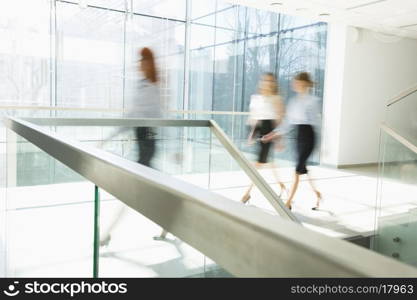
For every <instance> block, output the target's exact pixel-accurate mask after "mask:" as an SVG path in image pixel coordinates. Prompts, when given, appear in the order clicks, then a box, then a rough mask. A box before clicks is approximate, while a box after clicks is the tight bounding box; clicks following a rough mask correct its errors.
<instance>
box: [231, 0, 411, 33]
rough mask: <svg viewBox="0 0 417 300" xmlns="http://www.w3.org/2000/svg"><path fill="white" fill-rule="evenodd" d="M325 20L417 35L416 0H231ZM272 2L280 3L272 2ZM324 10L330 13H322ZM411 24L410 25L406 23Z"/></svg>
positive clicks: (236, 2)
mask: <svg viewBox="0 0 417 300" xmlns="http://www.w3.org/2000/svg"><path fill="white" fill-rule="evenodd" d="M228 2H230V3H235V4H241V5H246V6H250V7H256V8H259V9H265V10H270V11H275V12H280V13H284V14H289V15H297V16H303V17H308V18H311V19H314V20H318V21H324V22H329V23H333V22H339V23H340V22H342V23H346V24H349V25H352V26H358V27H364V28H368V29H372V30H376V31H379V32H385V33H387V34H394V35H401V36H407V37H410V38H416V39H417V31H416V26H415V25H414V24H417V0H228ZM271 3H277V4H276V5H271ZM321 14H329V15H328V16H321ZM407 25H409V26H407Z"/></svg>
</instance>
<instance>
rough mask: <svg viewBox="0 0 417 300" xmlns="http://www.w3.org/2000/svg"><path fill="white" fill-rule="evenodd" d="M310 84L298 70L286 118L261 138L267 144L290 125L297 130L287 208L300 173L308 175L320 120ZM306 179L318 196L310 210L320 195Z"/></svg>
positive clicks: (288, 129)
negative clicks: (293, 167) (292, 179)
mask: <svg viewBox="0 0 417 300" xmlns="http://www.w3.org/2000/svg"><path fill="white" fill-rule="evenodd" d="M312 86H313V81H312V80H311V78H310V74H309V73H307V72H301V73H298V74H297V75H296V76H295V77H294V80H293V81H292V88H293V90H294V91H295V92H296V96H295V97H293V98H291V99H290V101H289V103H288V106H287V112H286V117H285V120H284V122H283V124H282V126H280V127H278V128H277V129H275V130H274V131H273V132H272V133H270V134H268V135H266V136H264V137H263V138H262V141H264V142H265V143H269V142H270V141H271V140H273V139H274V138H277V137H280V136H281V135H283V134H285V133H287V132H288V131H290V130H291V129H293V128H294V129H295V130H296V131H297V132H296V153H297V164H296V167H295V180H294V184H293V186H292V187H291V191H290V195H289V197H288V200H287V202H286V203H285V205H286V206H287V207H288V208H289V209H291V208H292V206H291V204H292V201H293V199H294V195H295V192H296V191H297V188H298V183H299V181H300V175H303V174H307V175H308V170H307V160H308V158H309V157H310V155H311V153H312V152H313V149H314V146H315V144H316V135H315V133H314V126H315V125H317V122H318V120H319V118H318V117H319V114H320V110H319V108H320V107H319V101H318V98H317V97H315V96H313V95H311V94H310V88H311V87H312ZM308 181H309V183H310V185H311V187H312V189H313V191H314V193H315V194H316V197H317V201H316V206H315V207H313V210H316V209H318V207H319V205H320V200H321V194H320V192H319V191H318V190H317V189H316V188H315V186H314V184H313V181H312V179H311V177H310V176H308Z"/></svg>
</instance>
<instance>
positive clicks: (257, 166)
mask: <svg viewBox="0 0 417 300" xmlns="http://www.w3.org/2000/svg"><path fill="white" fill-rule="evenodd" d="M261 166H262V164H261V163H258V162H256V163H255V168H256V169H259V168H260V167H261ZM252 188H253V183H252V182H251V184H250V185H249V188H248V189H247V190H246V192H245V194H244V195H243V197H242V199H241V200H240V201H241V202H242V203H246V202H248V201H249V199H250V192H251V191H252Z"/></svg>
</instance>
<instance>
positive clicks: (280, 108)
mask: <svg viewBox="0 0 417 300" xmlns="http://www.w3.org/2000/svg"><path fill="white" fill-rule="evenodd" d="M274 106H275V113H276V118H275V127H276V126H278V125H279V124H280V123H281V122H282V120H283V119H284V116H285V106H284V102H283V101H282V99H281V97H280V96H277V99H276V101H274Z"/></svg>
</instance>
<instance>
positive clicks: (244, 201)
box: [240, 194, 250, 204]
mask: <svg viewBox="0 0 417 300" xmlns="http://www.w3.org/2000/svg"><path fill="white" fill-rule="evenodd" d="M249 199H250V195H249V194H246V195H244V196H243V197H242V199H241V200H240V202H242V203H243V204H245V203H246V202H248V201H249Z"/></svg>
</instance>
